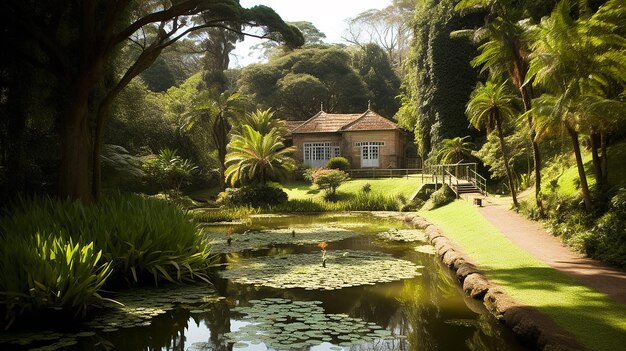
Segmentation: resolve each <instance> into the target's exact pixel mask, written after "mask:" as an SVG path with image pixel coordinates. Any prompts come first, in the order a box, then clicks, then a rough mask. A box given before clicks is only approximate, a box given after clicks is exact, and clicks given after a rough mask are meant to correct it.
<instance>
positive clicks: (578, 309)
mask: <svg viewBox="0 0 626 351" xmlns="http://www.w3.org/2000/svg"><path fill="white" fill-rule="evenodd" d="M420 214H421V215H422V216H423V217H425V218H426V219H428V220H429V221H431V222H432V223H434V224H435V225H437V226H438V227H439V228H441V229H442V230H443V231H444V233H445V235H446V236H447V237H448V238H450V239H451V240H452V241H454V242H455V243H457V244H458V245H460V246H461V247H462V248H463V251H464V252H465V253H467V254H468V255H469V256H470V257H471V258H472V259H474V260H475V261H476V262H477V263H478V264H479V265H480V267H481V268H482V269H483V270H484V271H485V272H486V275H487V276H488V277H489V279H491V280H492V281H494V282H495V283H497V284H499V285H500V286H502V287H503V288H504V290H505V291H506V292H507V293H508V294H509V295H510V296H511V297H512V298H514V299H515V300H516V301H518V302H520V303H522V304H526V305H530V306H534V307H536V308H537V309H538V310H539V311H541V312H542V313H545V314H546V315H548V316H550V317H552V319H554V320H555V321H556V322H557V323H558V324H560V325H561V326H562V327H564V328H565V329H567V330H569V331H570V332H571V333H573V334H574V335H575V336H576V337H577V338H578V340H579V341H580V342H581V343H583V344H584V345H585V346H587V347H588V348H589V349H591V350H607V351H608V350H619V349H622V348H623V346H624V335H626V318H624V316H626V306H624V305H623V304H619V303H617V302H615V301H614V300H612V299H610V298H609V297H608V296H607V295H605V294H603V293H600V292H598V291H596V290H593V289H591V288H587V287H585V286H582V285H580V284H579V283H578V282H576V281H575V280H574V279H572V278H570V277H569V276H567V275H565V274H563V273H561V272H559V271H557V270H556V269H554V268H552V267H550V266H548V265H546V264H545V263H543V262H541V261H539V260H538V259H536V258H534V257H533V256H531V255H530V254H529V253H527V252H525V251H524V250H522V249H520V248H518V247H517V246H516V245H514V244H513V243H512V242H511V241H509V240H508V239H507V238H506V237H505V236H504V235H503V234H502V233H501V232H499V231H498V230H497V229H496V228H495V227H494V226H493V225H492V224H491V223H489V222H488V221H487V220H486V219H485V218H483V217H482V216H481V215H480V214H479V213H478V210H477V209H476V208H475V207H474V206H471V205H470V204H468V203H465V202H463V201H455V202H454V203H452V204H449V205H447V206H444V207H441V208H438V209H436V210H432V211H421V212H420Z"/></svg>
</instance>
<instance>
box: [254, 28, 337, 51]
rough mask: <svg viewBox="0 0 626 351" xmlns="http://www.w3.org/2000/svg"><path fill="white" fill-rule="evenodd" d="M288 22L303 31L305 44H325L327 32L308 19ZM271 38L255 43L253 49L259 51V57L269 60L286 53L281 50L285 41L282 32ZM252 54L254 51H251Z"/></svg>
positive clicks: (274, 34)
mask: <svg viewBox="0 0 626 351" xmlns="http://www.w3.org/2000/svg"><path fill="white" fill-rule="evenodd" d="M287 23H288V24H290V25H292V26H295V27H296V28H298V29H299V30H300V32H302V36H303V37H304V45H320V44H323V43H324V42H323V39H324V38H326V34H324V32H322V31H320V30H319V29H318V28H317V27H316V26H315V25H314V24H313V23H311V22H307V21H296V22H287ZM272 36H273V37H272V39H271V40H265V41H263V42H261V43H258V44H255V45H253V46H252V47H251V49H252V50H253V51H255V52H258V53H259V56H258V58H259V59H262V60H267V59H269V58H270V57H272V56H275V55H278V54H280V53H284V50H280V48H281V42H282V41H283V40H282V38H281V36H280V33H273V35H272ZM250 55H252V52H251V53H250Z"/></svg>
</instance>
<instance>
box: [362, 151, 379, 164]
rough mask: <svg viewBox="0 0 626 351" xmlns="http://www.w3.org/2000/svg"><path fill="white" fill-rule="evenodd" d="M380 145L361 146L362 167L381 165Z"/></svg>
mask: <svg viewBox="0 0 626 351" xmlns="http://www.w3.org/2000/svg"><path fill="white" fill-rule="evenodd" d="M379 148H380V147H379V146H378V145H363V146H361V168H366V167H374V168H377V167H379V162H378V157H379V154H380V152H379Z"/></svg>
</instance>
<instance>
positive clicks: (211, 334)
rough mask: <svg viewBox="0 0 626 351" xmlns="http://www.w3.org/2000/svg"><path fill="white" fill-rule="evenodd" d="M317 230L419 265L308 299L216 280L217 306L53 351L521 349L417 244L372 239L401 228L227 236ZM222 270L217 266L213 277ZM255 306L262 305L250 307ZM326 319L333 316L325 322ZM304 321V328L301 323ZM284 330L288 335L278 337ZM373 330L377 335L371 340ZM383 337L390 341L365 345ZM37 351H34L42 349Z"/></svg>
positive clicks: (332, 219) (332, 221)
mask: <svg viewBox="0 0 626 351" xmlns="http://www.w3.org/2000/svg"><path fill="white" fill-rule="evenodd" d="M320 225H323V226H332V227H339V228H345V229H348V230H355V231H358V232H359V233H360V235H359V236H356V237H351V238H348V239H345V240H342V241H338V242H332V243H331V244H330V246H329V247H328V250H329V252H330V251H332V250H345V249H349V250H365V251H377V252H383V253H387V254H390V255H392V256H393V257H394V258H398V259H402V260H407V261H410V262H413V263H414V264H416V265H419V266H424V267H423V268H421V269H420V272H421V275H419V276H416V277H414V278H411V279H404V280H400V281H394V282H389V283H378V284H375V285H366V286H355V287H350V288H343V289H340V290H332V291H319V290H314V291H310V290H304V289H274V288H267V287H262V286H252V285H243V284H235V283H232V282H230V281H228V280H226V279H222V278H220V277H219V274H217V272H216V274H215V286H214V288H215V290H216V292H217V294H219V295H221V296H223V297H225V299H223V300H221V301H218V302H215V303H212V304H206V305H201V306H200V307H191V308H180V307H178V308H175V309H172V310H171V311H168V312H167V313H163V314H160V315H158V316H156V317H154V319H152V323H151V324H150V325H145V326H141V327H135V328H128V329H119V330H116V331H111V332H103V331H101V330H100V331H98V332H97V334H96V335H92V336H89V337H85V338H79V339H78V340H77V342H78V343H77V344H76V345H73V346H70V345H68V347H67V348H63V349H68V350H74V349H75V350H107V349H115V350H181V351H182V350H185V351H205V350H224V351H226V350H227V351H230V350H268V348H267V346H266V344H272V342H263V340H259V339H258V335H266V336H267V337H270V338H271V337H272V336H276V335H279V336H278V337H280V338H282V339H281V340H282V341H281V342H280V343H279V344H283V345H284V344H287V345H295V347H293V346H292V347H290V349H296V350H313V351H318V350H454V351H456V350H481V351H482V350H522V349H523V348H522V347H521V346H520V345H519V344H518V343H517V342H516V341H515V339H514V338H513V336H512V334H511V333H510V332H509V331H508V330H506V329H505V328H504V327H503V326H501V325H500V324H499V323H498V322H497V321H496V320H495V319H494V318H493V317H491V316H490V315H489V314H488V313H487V312H486V311H485V310H484V307H483V306H482V305H481V304H480V303H479V302H477V301H474V300H472V299H469V298H466V297H465V296H464V295H463V293H462V291H461V290H460V288H459V287H458V285H457V283H456V282H455V281H454V280H453V278H451V276H450V273H449V272H448V270H447V268H445V267H442V266H441V265H440V264H439V262H438V260H437V258H436V257H435V256H434V255H432V254H428V253H423V252H417V251H415V250H414V248H415V247H416V246H419V245H424V243H423V242H415V243H392V242H387V241H383V240H381V239H379V238H378V237H377V236H376V234H377V233H379V232H381V231H387V230H389V229H391V228H397V229H402V228H406V227H405V224H404V223H402V222H399V221H396V220H391V219H380V218H375V217H373V216H372V215H369V214H354V213H353V214H349V215H343V216H338V215H332V216H320V215H316V216H284V217H277V218H253V219H252V220H251V221H249V222H248V223H245V224H240V225H234V226H233V227H234V230H235V231H236V232H239V233H241V232H243V231H246V230H260V229H276V228H294V229H295V230H296V231H297V229H298V228H304V227H310V226H320ZM228 227H229V225H223V226H220V225H217V226H210V227H207V228H206V230H207V231H212V232H218V233H226V231H227V228H228ZM224 235H226V234H224ZM311 252H319V248H318V247H317V246H316V245H315V244H305V245H296V244H286V245H278V246H273V247H268V248H263V249H258V250H249V251H245V252H240V253H228V254H222V257H221V259H222V262H224V263H227V262H241V261H242V260H244V261H245V260H246V259H250V258H255V257H262V256H268V255H269V256H275V255H288V254H300V253H311ZM224 268H225V267H223V266H222V267H220V268H219V269H224ZM320 269H323V268H321V267H320ZM268 298H269V299H276V300H275V301H279V302H277V303H283V304H286V305H288V306H291V307H288V308H287V309H286V310H289V311H296V312H295V313H292V314H290V315H289V313H287V314H288V315H289V316H290V317H286V318H282V317H284V316H283V315H281V318H273V317H272V315H274V316H276V315H278V314H280V313H282V312H280V311H279V310H277V309H275V308H274V309H271V308H272V304H271V303H268V302H267V301H268V300H264V299H268ZM260 300H262V301H265V302H259V301H260ZM269 301H271V300H269ZM314 301H319V302H314ZM307 303H308V304H310V306H312V307H319V308H320V311H316V312H315V313H314V315H313V316H308V314H307V317H306V318H305V317H303V318H301V319H298V316H299V315H298V313H297V311H298V308H304V307H306V306H307ZM263 304H265V305H264V306H265V307H267V306H269V307H271V308H270V310H268V312H267V313H265V312H263V310H258V309H257V310H254V308H253V307H254V306H258V305H263ZM296 305H297V306H296ZM294 306H295V307H294ZM241 307H251V308H252V310H253V312H255V313H256V314H255V313H253V315H254V316H256V317H255V318H256V319H246V318H244V317H245V315H246V314H245V313H242V311H246V309H245V308H244V309H241ZM296 307H297V308H296ZM237 310H239V311H237ZM248 311H249V310H248ZM300 311H302V310H300ZM336 315H343V317H333V316H336ZM311 318H312V319H313V320H312V321H310V320H308V319H311ZM276 319H278V320H276ZM330 320H333V321H337V323H338V324H333V325H335V327H334V328H335V329H333V330H324V329H323V328H329V327H328V326H329V325H330V324H328V321H330ZM263 323H265V325H264V327H263V328H265V329H263V328H262V330H261V331H260V332H258V334H257V338H256V339H255V338H254V337H251V338H250V337H248V336H249V335H248V334H246V333H245V331H247V330H254V329H255V328H257V327H258V326H259V325H263ZM293 323H299V325H298V326H296V325H294V324H293ZM307 323H308V324H307ZM351 323H352V324H351ZM353 325H360V326H361V327H354V326H353ZM311 326H313V327H317V326H319V328H320V329H319V330H317V331H315V330H314V331H311V330H306V329H309V328H310V327H311ZM351 328H352V329H351ZM368 328H371V330H368ZM242 330H243V331H244V333H243V337H242V336H241V335H240V334H241V333H239V334H236V335H238V339H237V338H235V339H236V340H232V339H233V334H232V333H233V332H236V331H242ZM279 330H280V331H281V333H279ZM285 330H287V331H291V332H287V333H285ZM375 330H379V332H378V334H376V332H375ZM333 331H334V332H333ZM386 331H388V332H386ZM387 334H391V335H392V336H393V337H389V338H387V337H380V338H379V337H375V336H376V335H381V336H385V335H387ZM261 339H262V338H261ZM274 341H275V340H274ZM273 345H276V342H274V343H273ZM6 346H7V347H5V345H4V344H0V349H2V350H5V349H7V350H10V349H20V350H21V349H23V348H20V347H18V346H15V345H10V347H9V345H6ZM40 349H41V350H44V349H45V346H44V348H40ZM270 349H271V348H270ZM281 349H282V348H281Z"/></svg>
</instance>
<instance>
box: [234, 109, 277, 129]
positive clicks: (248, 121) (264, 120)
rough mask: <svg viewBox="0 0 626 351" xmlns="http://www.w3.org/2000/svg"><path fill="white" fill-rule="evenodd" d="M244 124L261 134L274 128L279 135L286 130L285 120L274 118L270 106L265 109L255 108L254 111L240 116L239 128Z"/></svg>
mask: <svg viewBox="0 0 626 351" xmlns="http://www.w3.org/2000/svg"><path fill="white" fill-rule="evenodd" d="M244 125H249V126H250V127H252V129H254V130H256V131H258V132H259V133H261V134H267V133H269V132H270V131H271V130H272V129H275V130H276V131H277V132H278V133H279V134H280V135H283V134H285V133H286V132H287V129H286V127H285V121H283V120H281V119H278V118H274V112H273V111H272V109H271V108H268V109H267V110H260V109H257V110H256V111H254V112H249V113H246V114H245V115H244V116H243V117H242V118H241V121H240V128H241V127H242V126H244Z"/></svg>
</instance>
